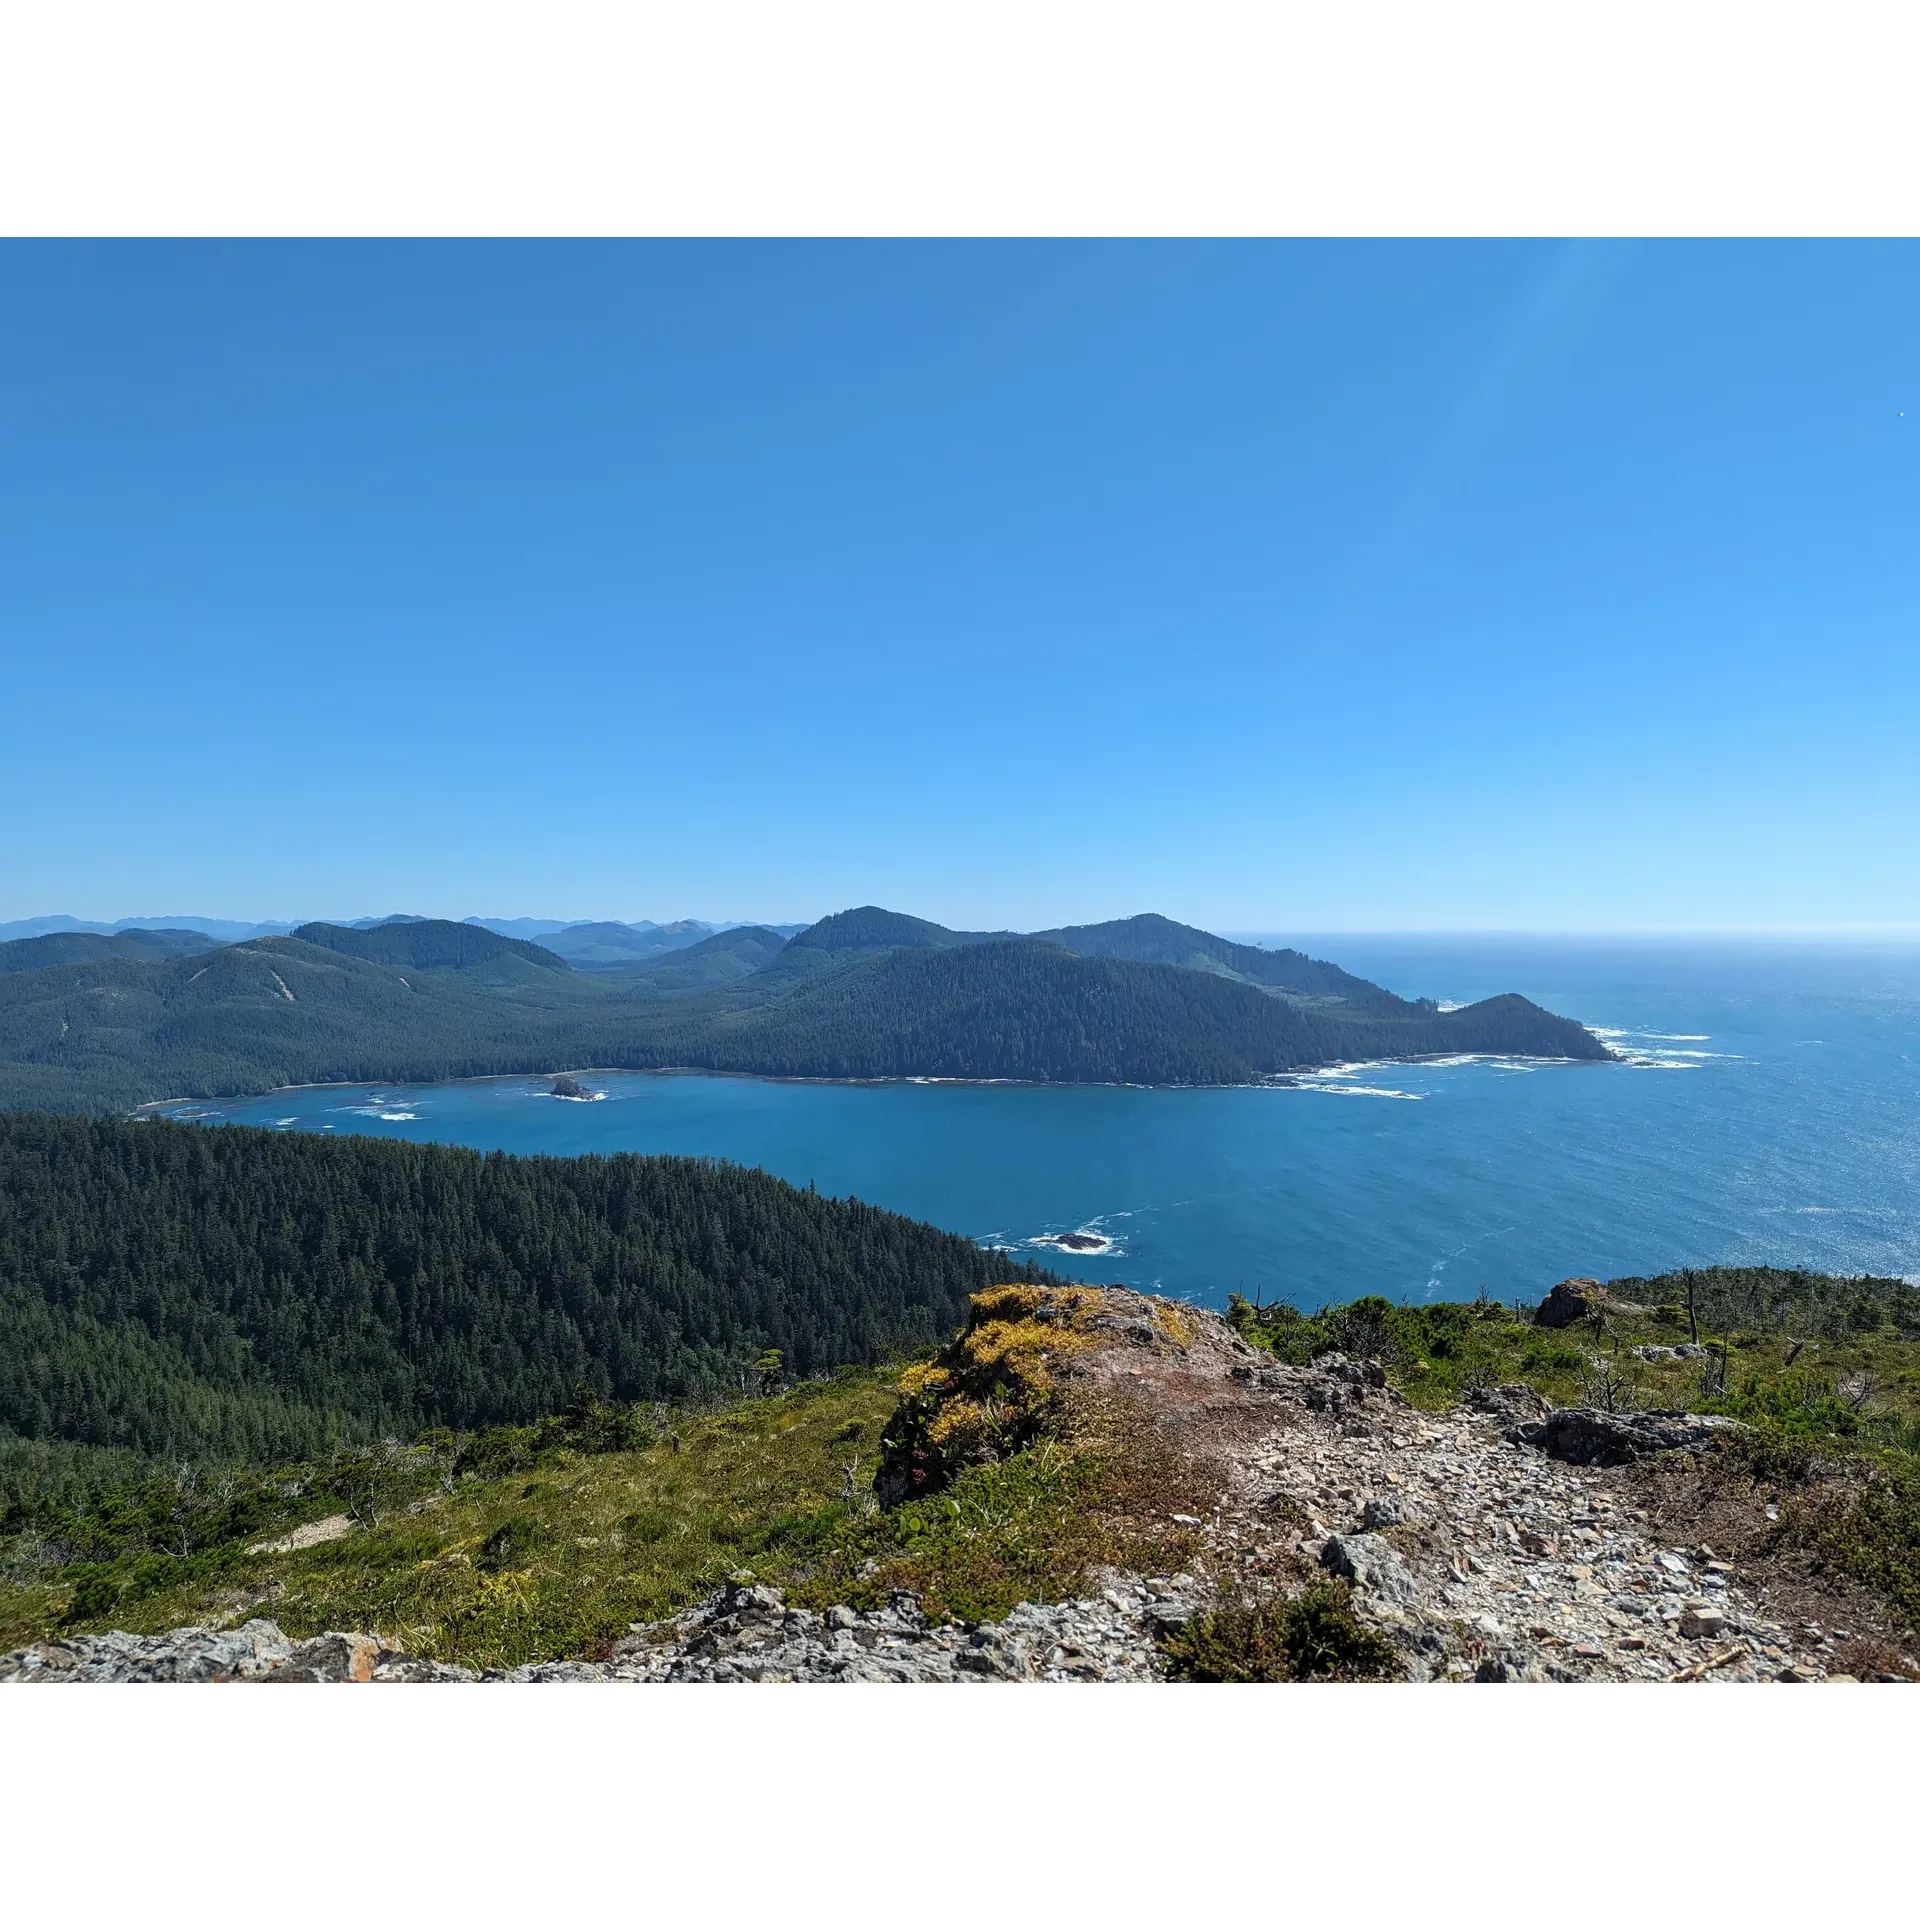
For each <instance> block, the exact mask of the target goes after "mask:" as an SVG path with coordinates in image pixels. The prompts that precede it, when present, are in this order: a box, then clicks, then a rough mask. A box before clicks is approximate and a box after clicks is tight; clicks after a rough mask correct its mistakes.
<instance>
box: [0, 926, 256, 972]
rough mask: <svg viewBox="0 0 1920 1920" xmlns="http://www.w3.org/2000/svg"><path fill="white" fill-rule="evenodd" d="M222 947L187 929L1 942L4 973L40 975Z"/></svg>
mask: <svg viewBox="0 0 1920 1920" xmlns="http://www.w3.org/2000/svg"><path fill="white" fill-rule="evenodd" d="M219 944H220V943H219V942H218V941H217V940H209V939H208V938H207V936H206V935H205V934H204V933H192V932H189V931H188V930H187V929H186V928H184V927H167V928H162V929H158V930H154V929H149V928H146V927H128V928H126V929H124V930H123V931H122V932H119V933H43V934H39V935H37V936H35V937H34V938H32V939H29V940H3V941H0V973H37V972H39V971H40V969H41V968H43V967H73V966H81V965H84V964H85V963H86V962H88V961H90V960H171V959H172V958H174V956H175V955H176V954H182V953H208V952H211V951H212V949H213V948H215V947H217V946H218V945H219Z"/></svg>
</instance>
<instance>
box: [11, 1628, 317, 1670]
mask: <svg viewBox="0 0 1920 1920" xmlns="http://www.w3.org/2000/svg"><path fill="white" fill-rule="evenodd" d="M293 1656H294V1649H293V1645H292V1643H291V1642H290V1641H289V1640H288V1639H287V1636H286V1635H285V1634H284V1633H282V1632H281V1631H280V1629H279V1628H278V1627H276V1626H275V1625H274V1624H273V1622H272V1621H271V1620H249V1621H247V1622H246V1624H245V1625H244V1626H238V1627H228V1628H220V1629H216V1628H211V1627H180V1628H177V1629H175V1630H174V1631H173V1632H172V1633H153V1634H138V1633H93V1634H83V1635H80V1636H78V1637H76V1638H74V1639H71V1640H56V1641H53V1642H51V1643H44V1644H42V1645H39V1646H33V1647H23V1648H22V1649H21V1650H20V1651H19V1652H18V1653H12V1654H9V1655H8V1656H7V1657H6V1658H5V1659H3V1660H0V1682H6V1681H14V1682H21V1681H25V1682H42V1683H44V1682H47V1681H109V1682H120V1683H123V1684H124V1683H133V1684H136V1685H138V1684H146V1683H152V1682H156V1681H159V1682H166V1681H183V1680H186V1681H192V1680H201V1681H205V1680H264V1679H266V1678H267V1677H268V1676H269V1675H271V1674H272V1673H273V1672H274V1671H275V1670H276V1669H277V1668H279V1667H282V1666H284V1665H285V1664H286V1663H287V1662H288V1661H289V1660H291V1659H292V1658H293Z"/></svg>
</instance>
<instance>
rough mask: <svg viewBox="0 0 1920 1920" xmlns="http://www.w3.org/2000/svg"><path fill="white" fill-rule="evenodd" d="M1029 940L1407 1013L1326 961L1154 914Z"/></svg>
mask: <svg viewBox="0 0 1920 1920" xmlns="http://www.w3.org/2000/svg"><path fill="white" fill-rule="evenodd" d="M1032 937H1033V938H1034V939H1036V940H1050V941H1052V942H1054V943H1055V944H1056V945H1058V946H1062V947H1065V948H1066V949H1067V951H1068V952H1070V953H1081V954H1086V955H1088V956H1089V957H1091V958H1094V959H1102V960H1140V961H1146V962H1149V963H1152V964H1156V965H1160V966H1169V967H1198V968H1200V969H1201V970H1202V971H1204V972H1208V973H1222V974H1231V975H1232V976H1233V977H1234V978H1235V979H1238V980H1246V981H1249V982H1251V983H1252V984H1254V985H1256V986H1262V987H1269V988H1272V989H1273V990H1275V991H1276V992H1281V993H1290V994H1296V995H1300V996H1302V997H1304V998H1308V999H1316V1000H1322V999H1333V1000H1342V1001H1344V1002H1345V1003H1346V1004H1347V1006H1348V1007H1349V1008H1351V1009H1352V1010H1353V1011H1354V1012H1356V1013H1373V1014H1383V1013H1384V1014H1389V1015H1391V1014H1394V1013H1396V1012H1397V1013H1404V1012H1406V1011H1407V1010H1408V1002H1406V1001H1404V1000H1402V999H1400V998H1399V996H1398V995H1397V994H1392V993H1389V992H1388V991H1387V990H1386V988H1385V987H1377V986H1375V985H1374V983H1373V982H1372V981H1371V980H1362V979H1361V978H1360V976H1359V975H1358V974H1353V973H1349V972H1348V971H1347V970H1346V968H1344V967H1336V966H1335V965H1334V964H1333V963H1332V961H1330V960H1310V959H1308V957H1307V956H1306V955H1305V954H1304V953H1296V952H1295V951H1294V950H1293V949H1292V948H1291V947H1281V948H1278V949H1271V948H1267V947H1248V946H1242V945H1241V944H1240V943H1239V942H1238V941H1237V940H1222V939H1221V938H1220V937H1219V935H1218V934H1212V933H1202V932H1201V931H1200V929H1199V928H1198V927H1183V926H1182V925H1181V924H1180V923H1179V922H1178V921H1177V920H1169V919H1167V918H1166V917H1165V916H1164V915H1162V914H1158V913H1137V914H1135V915H1134V916H1133V918H1132V919H1131V920H1106V921H1102V922H1101V923H1100V924H1099V925H1098V926H1091V927H1054V928H1052V929H1051V930H1050V931H1048V932H1046V933H1036V934H1034V935H1033V936H1032ZM1430 1010H1431V1009H1429V1011H1430Z"/></svg>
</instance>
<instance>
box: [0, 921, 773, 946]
mask: <svg viewBox="0 0 1920 1920" xmlns="http://www.w3.org/2000/svg"><path fill="white" fill-rule="evenodd" d="M426 917H427V916H426V915H424V914H418V913H370V914H366V915H364V916H363V917H361V918H360V919H358V920H339V921H335V922H334V923H333V924H334V925H336V926H342V927H385V926H390V925H392V924H393V923H394V922H395V921H399V920H420V919H424V918H426ZM298 924H299V922H298V921H294V920H207V919H203V918H202V917H201V916H200V915H198V914H192V913H174V914H151V915H148V916H146V917H144V918H137V919H126V920H76V919H75V918H74V917H73V916H72V914H70V913H43V914H41V915H40V916H39V917H38V918H36V919H32V920H0V942H5V941H9V940H33V939H37V938H39V937H40V936H41V935H42V934H48V933H105V934H113V933H125V932H129V931H148V930H166V931H174V932H188V933H203V934H205V935H206V936H207V937H208V938H209V939H211V940H222V941H228V942H231V941H235V940H257V939H264V938H266V937H267V936H268V935H269V934H275V933H291V932H292V931H293V930H294V928H295V927H296V926H297V925H298ZM461 924H462V925H463V926H469V927H485V928H486V929H487V931H488V932H489V933H497V934H501V935H503V936H504V937H506V938H507V939H510V940H539V941H543V942H547V941H551V940H552V938H553V936H555V935H577V934H585V933H589V932H605V931H607V930H608V929H613V930H615V937H616V939H617V938H618V936H620V935H624V934H632V935H634V936H636V937H637V941H638V946H639V948H640V949H646V948H649V947H651V946H661V945H664V946H691V945H692V943H693V942H694V941H695V940H703V939H705V938H706V936H707V935H708V934H710V933H724V932H725V931H726V930H727V929H728V928H729V927H744V926H748V925H756V924H758V923H757V922H749V921H745V920H672V921H668V922H665V923H662V922H660V921H657V920H535V919H531V918H528V917H526V916H522V917H521V918H520V919H517V920H489V919H487V918H486V917H485V916H484V915H481V914H477V913H476V914H469V915H468V916H467V918H466V919H465V920H464V921H463V922H461ZM803 924H804V922H802V921H798V920H795V921H792V922H790V923H789V924H788V925H786V926H784V927H781V928H780V929H779V931H780V932H782V933H788V934H792V933H798V932H799V931H800V929H801V927H802V925H803ZM654 936H659V937H658V938H655V937H654ZM554 951H555V952H556V953H565V952H567V944H566V942H565V941H564V940H563V941H562V942H561V943H560V944H558V945H556V946H555V947H554ZM569 957H571V956H569Z"/></svg>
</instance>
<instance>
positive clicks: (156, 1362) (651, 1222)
mask: <svg viewBox="0 0 1920 1920" xmlns="http://www.w3.org/2000/svg"><path fill="white" fill-rule="evenodd" d="M1014 1271H1015V1270H1014V1268H1013V1267H1012V1265H1011V1263H1010V1262H1009V1261H1007V1260H1006V1258H1005V1257H1004V1256H1002V1255H999V1254H990V1253H984V1252H982V1251H981V1250H980V1249H979V1248H977V1247H976V1246H974V1245H973V1243H972V1242H971V1241H968V1240H964V1239H961V1238H958V1237H957V1236H955V1235H952V1234H946V1233H941V1232H939V1231H937V1230H936V1229H935V1228H932V1227H927V1226H922V1225H920V1224H919V1223H917V1222H915V1221H911V1220H908V1219H905V1218H903V1217H902V1216H900V1215H898V1214H893V1213H887V1212H884V1211H883V1210H881V1209H880V1208H877V1207H869V1206H865V1205H862V1204H861V1203H860V1202H859V1201H858V1200H830V1199H826V1198H823V1197H822V1196H820V1195H818V1194H815V1193H811V1192H806V1193H803V1192H801V1191H800V1190H798V1189H797V1188H794V1187H791V1186H788V1185H787V1184H786V1183H785V1182H783V1181H779V1180H775V1179H773V1178H771V1177H770V1176H768V1175H766V1174H762V1173H755V1172H750V1171H748V1170H746V1169H744V1168H740V1167H735V1166H729V1165H725V1164H715V1163H710V1162H702V1161H694V1160H684V1159H643V1158H640V1157H638V1156H635V1155H632V1154H620V1155H615V1156H613V1157H611V1158H600V1157H585V1158H579V1159H515V1158H510V1157H508V1156H506V1155H504V1154H491V1155H486V1156H482V1155H480V1154H477V1153H471V1152H468V1151H466V1150H465V1149H461V1148H454V1147H436V1146H418V1145H413V1144H410V1143H407V1142H402V1141H391V1140H365V1139H357V1138H342V1139H320V1138H315V1137H313V1136H306V1137H296V1136H292V1135H285V1134H270V1133H264V1132H259V1131H256V1130H254V1129H251V1128H242V1127H233V1128H224V1127H223V1128H196V1127H186V1126H177V1125H173V1124H171V1123H168V1122H166V1121H151V1122H145V1123H140V1122H128V1121H119V1120H79V1119H58V1118H53V1117H50V1116H45V1115H38V1114H23V1115H12V1116H0V1435H8V1436H17V1437H21V1438H25V1439H30V1440H57V1441H70V1442H81V1443H85V1444H87V1445H92V1446H111V1447H124V1448H130V1449H134V1450H136V1451H139V1452H142V1453H149V1454H166V1455H179V1456H183V1457H189V1458H191V1457H220V1458H232V1459H256V1460H257V1459H266V1458H272V1457H277V1456H291V1455H296V1454H300V1453H312V1452H314V1451H317V1450H323V1449H324V1448H326V1447H327V1446H329V1445H332V1444H333V1443H335V1442H336V1441H338V1440H341V1439H347V1438H367V1437H371V1436H377V1435H380V1434H386V1433H392V1434H398V1435H402V1436H405V1435H411V1434H412V1433H414V1432H416V1431H418V1430H419V1429H421V1428H423V1427H427V1426H433V1425H449V1426H462V1427H472V1426H481V1425H486V1424H490V1423H496V1422H502V1421H525V1420H529V1419H532V1418H535V1417H536V1416H538V1415H541V1414H543V1413H547V1412H551V1411H553V1410H555V1409H556V1408H559V1407H561V1406H563V1405H565V1404H566V1403H567V1401H568V1400H569V1398H570V1397H571V1396H572V1394H573V1393H574V1390H575V1388H576V1387H577V1386H578V1385H580V1384H581V1383H585V1384H586V1385H587V1386H589V1387H591V1388H592V1389H593V1390H595V1391H596V1392H597V1393H599V1394H601V1395H603V1396H605V1397H607V1398H610V1399H615V1400H647V1399H655V1398H666V1397H685V1396H687V1395H691V1394H698V1393H700V1392H701V1391H703V1390H706V1389H709V1388H716V1387H726V1388H733V1387H736V1386H737V1384H738V1380H739V1377H740V1369H741V1368H742V1367H743V1366H744V1365H747V1364H748V1363H750V1362H751V1361H752V1360H753V1359H754V1358H755V1357H756V1356H759V1355H760V1354H762V1353H763V1352H764V1351H765V1350H767V1349H769V1348H778V1349H779V1350H780V1352H781V1355H782V1360H781V1363H780V1364H781V1366H782V1368H783V1369H784V1371H785V1372H786V1374H787V1375H789V1376H793V1375H800V1376H806V1375H811V1374H814V1373H818V1372H821V1371H824V1370H827V1369H830V1368H833V1367H836V1366H840V1365H843V1364H848V1363H858V1362H869V1361H871V1360H873V1359H875V1358H876V1357H877V1356H879V1355H880V1354H881V1353H883V1352H885V1351H888V1350H893V1349H898V1348H908V1347H912V1346H914V1345H916V1344H918V1343H921V1342H924V1341H927V1340H930V1339H934V1338H938V1337H944V1336H945V1335H946V1334H948V1333H950V1332H951V1330H952V1329H953V1328H954V1327H955V1326H956V1325H957V1324H958V1323H959V1321H960V1320H961V1319H962V1317H963V1316H964V1312H965V1305H966V1299H967V1295H968V1294H969V1293H970V1292H972V1291H974V1290H975V1289H977V1288H980V1287H982V1286H987V1285H991V1284H993V1283H995V1282H996V1281H998V1280H1003V1279H1008V1278H1012V1277H1013V1275H1014Z"/></svg>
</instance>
